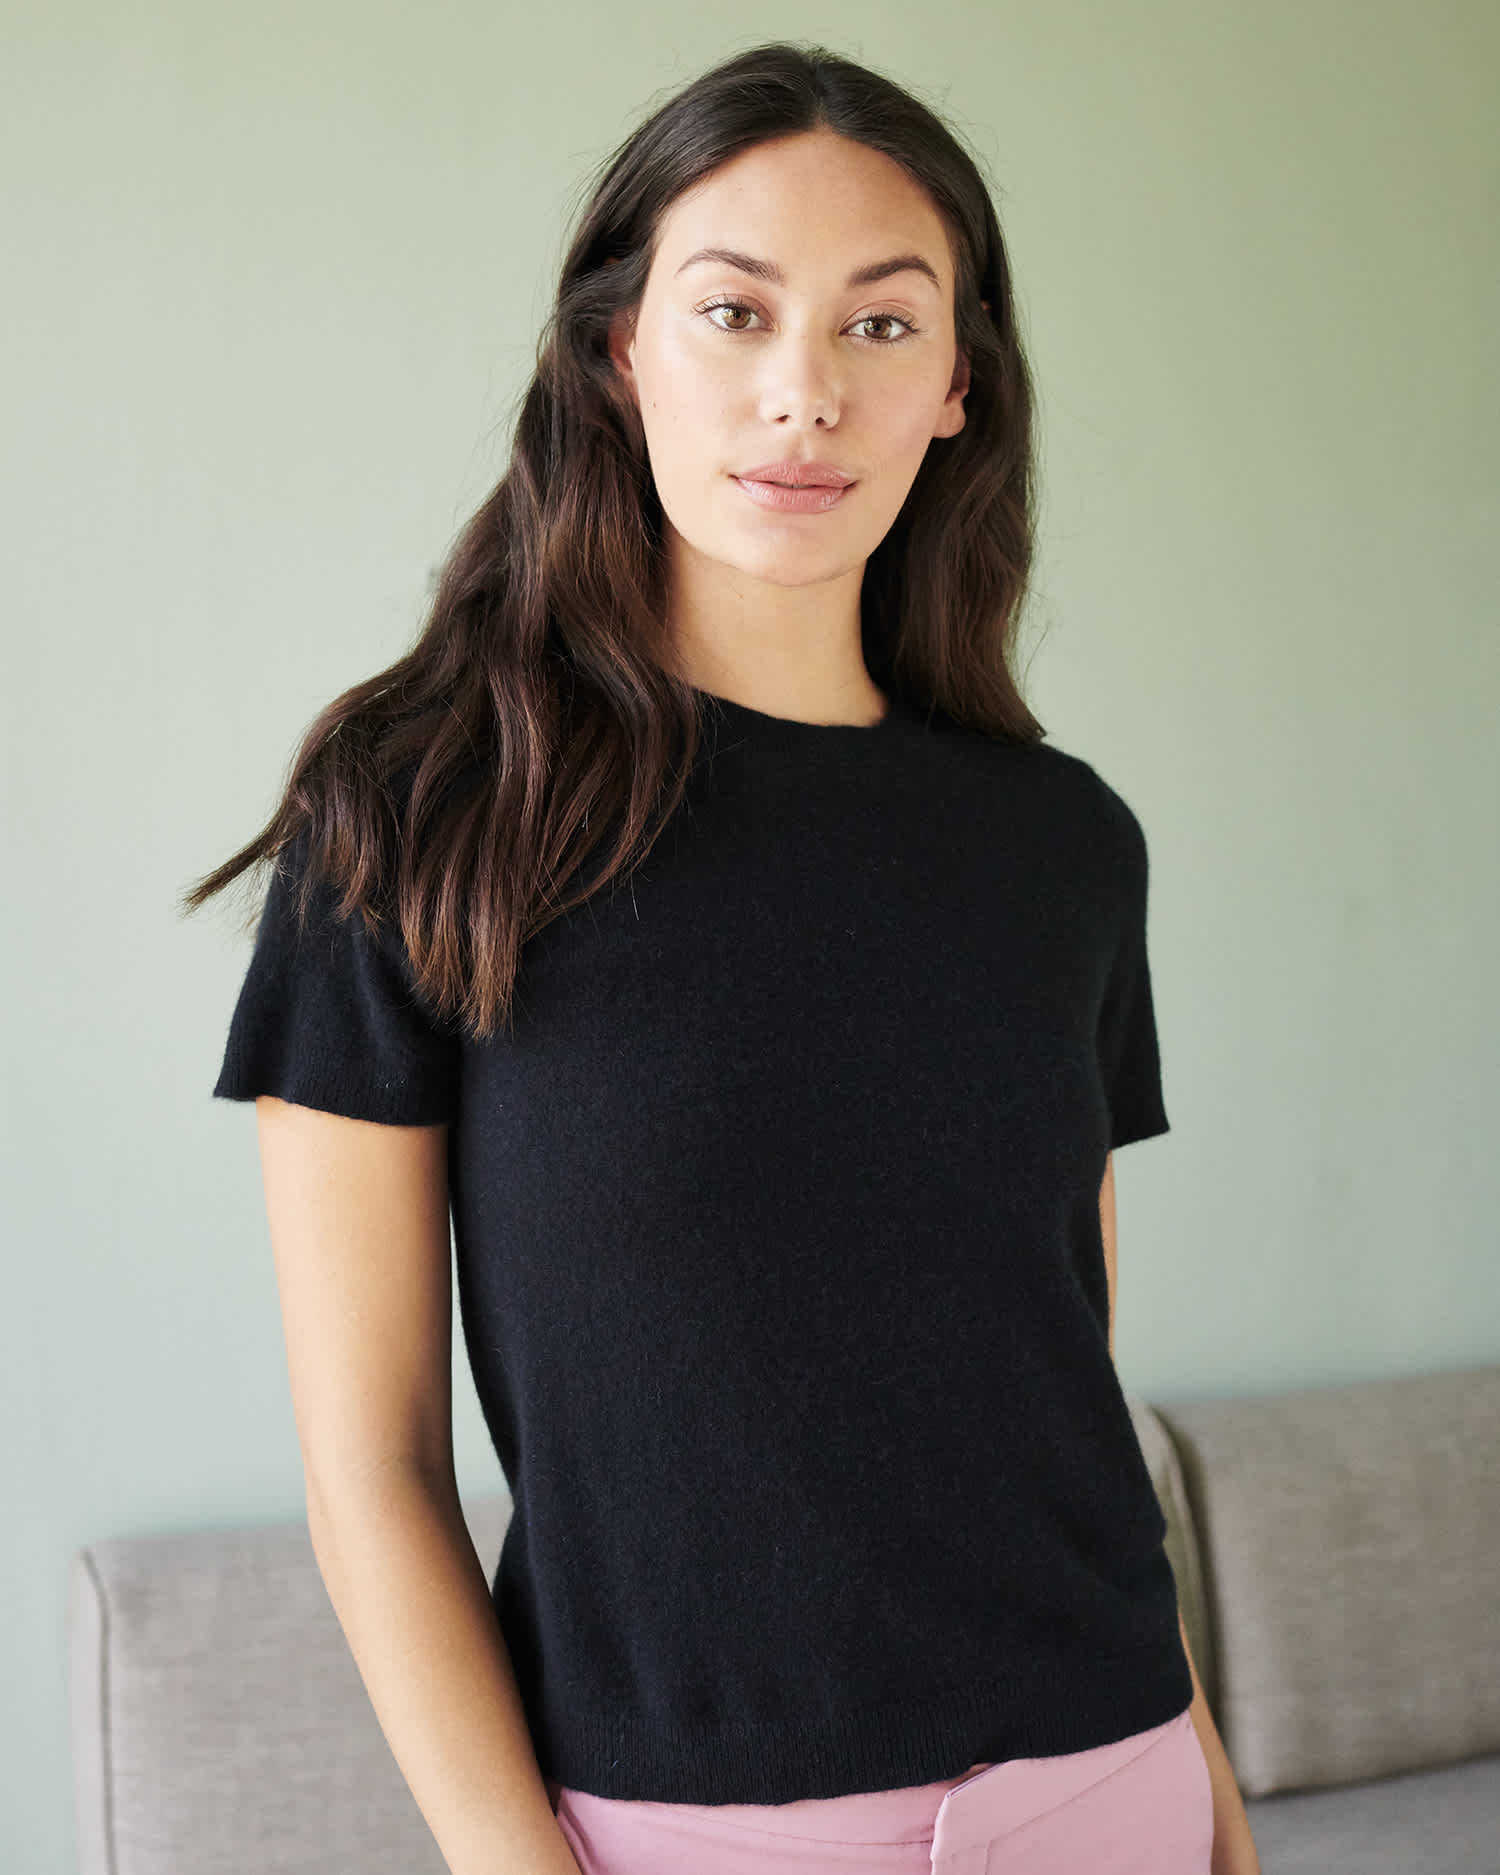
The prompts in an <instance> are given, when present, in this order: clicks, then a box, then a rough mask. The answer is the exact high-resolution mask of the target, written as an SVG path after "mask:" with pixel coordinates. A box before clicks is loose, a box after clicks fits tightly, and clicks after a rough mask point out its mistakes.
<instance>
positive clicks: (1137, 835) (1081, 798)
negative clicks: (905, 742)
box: [958, 729, 1146, 870]
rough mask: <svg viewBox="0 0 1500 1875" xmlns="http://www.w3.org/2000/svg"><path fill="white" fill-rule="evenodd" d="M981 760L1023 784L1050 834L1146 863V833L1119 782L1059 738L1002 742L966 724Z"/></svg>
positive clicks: (962, 736)
mask: <svg viewBox="0 0 1500 1875" xmlns="http://www.w3.org/2000/svg"><path fill="white" fill-rule="evenodd" d="M958 737H959V740H960V741H962V742H967V743H968V744H970V745H971V746H972V747H973V748H974V749H975V750H976V752H978V758H979V759H980V760H985V759H988V761H989V763H990V764H992V766H993V768H994V770H995V772H996V773H997V774H999V775H1001V776H1003V778H1004V780H1005V783H1006V786H1007V787H1009V788H1012V789H1016V790H1019V791H1020V792H1021V794H1022V796H1023V798H1024V799H1025V800H1026V802H1027V805H1028V807H1029V809H1030V811H1031V813H1032V815H1033V817H1034V819H1035V820H1036V821H1037V822H1038V823H1039V824H1040V825H1042V826H1043V827H1044V828H1045V830H1046V833H1047V835H1048V837H1049V838H1050V839H1052V840H1054V841H1056V842H1058V843H1060V844H1062V845H1064V846H1066V847H1068V848H1070V849H1076V850H1078V851H1079V852H1080V853H1081V854H1102V855H1107V856H1108V857H1109V858H1111V859H1112V860H1113V861H1114V863H1115V864H1116V865H1117V866H1123V867H1125V868H1126V869H1127V870H1128V869H1132V868H1134V867H1137V866H1140V865H1143V864H1144V861H1145V851H1146V836H1145V831H1144V829H1143V827H1142V825H1141V821H1140V818H1139V816H1138V815H1137V814H1136V812H1135V810H1134V809H1133V808H1132V807H1131V805H1130V803H1129V802H1128V801H1127V800H1126V799H1125V797H1124V795H1123V794H1122V793H1121V792H1120V790H1119V789H1118V788H1116V787H1115V786H1113V785H1112V784H1111V783H1110V782H1109V781H1107V780H1106V779H1105V777H1104V776H1103V775H1102V774H1101V773H1100V772H1099V770H1098V769H1097V768H1096V767H1095V766H1094V764H1093V763H1092V762H1090V761H1087V760H1086V759H1085V758H1084V757H1083V756H1081V755H1077V754H1075V753H1074V752H1073V751H1072V750H1070V749H1065V748H1061V747H1059V745H1058V744H1057V743H1055V742H1050V741H1046V740H1043V741H1040V742H1031V743H1024V744H1022V743H1014V742H1001V741H998V740H996V739H994V738H991V737H988V736H984V735H982V734H981V733H979V732H978V731H975V730H970V729H962V730H959V731H958Z"/></svg>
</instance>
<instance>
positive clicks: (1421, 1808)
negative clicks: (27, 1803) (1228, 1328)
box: [69, 1366, 1500, 1875]
mask: <svg viewBox="0 0 1500 1875" xmlns="http://www.w3.org/2000/svg"><path fill="white" fill-rule="evenodd" d="M1130 1408H1131V1413H1132V1416H1133V1418H1134V1421H1135V1425H1136V1430H1137V1433H1138V1436H1139V1438H1140V1441H1141V1449H1142V1452H1143V1453H1144V1455H1145V1457H1146V1460H1147V1463H1148V1464H1149V1466H1150V1468H1151V1474H1152V1477H1153V1479H1154V1480H1155V1482H1156V1488H1157V1493H1158V1496H1159V1497H1160V1499H1161V1502H1162V1507H1163V1510H1164V1512H1165V1514H1166V1517H1167V1524H1168V1536H1167V1550H1168V1555H1169V1557H1170V1559H1171V1562H1172V1567H1173V1571H1174V1573H1175V1575H1176V1577H1177V1583H1178V1590H1179V1595H1180V1599H1181V1602H1182V1608H1183V1616H1184V1620H1185V1623H1186V1625H1187V1629H1188V1636H1189V1640H1190V1642H1191V1644H1192V1648H1193V1655H1194V1658H1195V1660H1196V1661H1197V1662H1198V1665H1199V1670H1200V1673H1201V1674H1202V1676H1203V1681H1204V1687H1205V1691H1206V1692H1207V1694H1208V1696H1209V1700H1210V1703H1211V1704H1212V1706H1213V1708H1214V1712H1215V1717H1216V1719H1217V1721H1218V1724H1219V1729H1220V1732H1221V1733H1222V1735H1223V1738H1224V1742H1225V1746H1226V1748H1227V1749H1228V1752H1229V1756H1230V1760H1231V1762H1232V1763H1233V1765H1234V1767H1235V1774H1236V1776H1237V1777H1238V1779H1239V1782H1240V1787H1241V1789H1242V1791H1243V1792H1244V1794H1245V1797H1246V1806H1247V1808H1248V1810H1249V1813H1250V1818H1251V1822H1252V1826H1253V1828H1254V1831H1255V1836H1256V1841H1257V1843H1258V1845H1259V1847H1260V1852H1261V1861H1262V1867H1263V1870H1264V1875H1345V1871H1347V1872H1348V1875H1356V1872H1357V1875H1500V1565H1497V1560H1496V1559H1497V1556H1500V1366H1489V1367H1479V1368H1470V1369H1466V1370H1462V1371H1459V1372H1453V1373H1444V1374H1432V1375H1423V1376H1418V1377H1415V1378H1409V1379H1398V1380H1386V1381H1376V1382H1370V1383H1366V1384H1363V1385H1357V1386H1347V1387H1339V1388H1324V1389H1316V1390H1310V1391H1302V1392H1296V1393H1283V1394H1278V1395H1272V1396H1269V1397H1261V1398H1256V1399H1247V1400H1201V1401H1196V1402H1192V1403H1188V1404H1180V1405H1175V1406H1161V1407H1153V1406H1151V1405H1149V1404H1147V1403H1146V1402H1145V1401H1143V1400H1135V1399H1132V1400H1131V1401H1130ZM509 1508H510V1505H509V1499H508V1498H507V1497H505V1496H503V1495H498V1496H493V1497H487V1498H482V1499H478V1500H474V1501H471V1502H469V1503H468V1504H466V1506H465V1511H466V1515H467V1516H468V1518H469V1524H470V1529H471V1531H472V1532H473V1535H474V1539H475V1544H476V1547H477V1548H478V1550H479V1553H480V1556H481V1558H482V1559H483V1560H484V1561H485V1562H486V1564H487V1566H491V1567H492V1565H493V1563H494V1560H495V1559H496V1557H497V1556H498V1554H499V1547H500V1540H501V1537H502V1535H503V1532H504V1527H505V1520H506V1517H507V1515H508V1513H509ZM69 1620H70V1647H71V1675H72V1682H71V1700H72V1717H73V1750H74V1768H75V1784H76V1793H77V1834H78V1868H79V1875H444V1865H443V1862H442V1859H441V1857H440V1856H439V1854H438V1852H437V1848H436V1846H435V1844H434V1843H433V1841H432V1838H431V1836H430V1835H429V1833H428V1831H427V1829H426V1826H425V1824H424V1822H423V1820H422V1817H421V1815H420V1813H419V1811H418V1810H417V1808H416V1805H415V1803H414V1802H413V1801H412V1799H411V1796H410V1794H409V1793H408V1791H407V1789H406V1787H405V1784H404V1783H403V1782H402V1780H401V1776H400V1773H399V1772H398V1770H397V1769H396V1766H395V1763H394V1761H393V1760H392V1758H391V1756H390V1753H389V1751H388V1749H387V1747H386V1745H385V1741H384V1739H383V1737H382V1735H381V1733H380V1730H379V1727H378V1725H377V1724H376V1721H375V1718H374V1714H373V1712H372V1710H371V1708H370V1705H369V1702H368V1700H367V1698H366V1696H365V1693H364V1689H363V1686H362V1684H361V1682H360V1680H359V1677H358V1674H357V1672H356V1670H355V1667H354V1663H353V1660H352V1658H351V1656H350V1654H349V1652H348V1649H347V1646H346V1644H345V1642H344V1638H343V1635H342V1632H341V1631H340V1629H339V1626H338V1623H337V1620H336V1619H335V1617H334V1614H333V1611H332V1608H331V1607H330V1605H329V1602H328V1599H327V1595H326V1593H325V1591H324V1589H323V1585H322V1581H321V1578H320V1577H319V1575H318V1571H317V1567H316V1564H315V1562H314V1559H313V1555H312V1549H311V1545H310V1543H309V1541H308V1536H307V1529H306V1526H305V1524H302V1523H295V1524H290V1525H278V1526H272V1527H264V1528H251V1529H235V1530H213V1531H204V1532H199V1533H194V1534H188V1535H168V1536H160V1537H151V1538H134V1539H130V1540H124V1541H106V1542H101V1543H96V1544H92V1545H90V1546H89V1547H88V1548H87V1549H84V1550H82V1551H80V1552H79V1554H78V1555H77V1556H76V1558H75V1559H74V1563H73V1570H72V1578H71V1583H70V1608H69Z"/></svg>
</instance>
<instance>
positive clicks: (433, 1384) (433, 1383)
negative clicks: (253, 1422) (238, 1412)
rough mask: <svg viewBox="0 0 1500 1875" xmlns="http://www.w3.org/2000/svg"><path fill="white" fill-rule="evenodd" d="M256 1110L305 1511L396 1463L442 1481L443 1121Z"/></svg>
mask: <svg viewBox="0 0 1500 1875" xmlns="http://www.w3.org/2000/svg"><path fill="white" fill-rule="evenodd" d="M255 1109H256V1124H257V1132H258V1135H259V1141H260V1157H261V1170H262V1175H263V1179H264V1184H265V1196H266V1216H267V1221H268V1224H269V1226H270V1236H271V1249H272V1254H273V1256H274V1258H275V1264H276V1281H277V1288H278V1290H279V1293H280V1298H281V1313H282V1323H283V1328H284V1331H285V1337H286V1352H287V1367H288V1372H289V1375H290V1380H291V1393H292V1405H293V1411H294V1413H295V1415H296V1422H297V1435H298V1439H299V1441H300V1443H301V1447H302V1459H303V1468H304V1472H305V1476H306V1481H307V1494H308V1504H309V1510H310V1511H311V1509H312V1507H313V1506H314V1505H315V1504H317V1503H320V1502H326V1501H328V1500H329V1499H330V1498H332V1497H335V1496H336V1495H337V1494H338V1492H339V1491H340V1490H341V1489H343V1488H345V1487H347V1486H349V1485H351V1484H355V1483H358V1482H359V1481H360V1480H362V1479H365V1478H368V1477H369V1476H370V1475H371V1474H372V1473H373V1472H374V1471H376V1470H378V1469H379V1468H381V1467H383V1466H385V1465H388V1464H391V1463H393V1462H398V1463H408V1464H411V1465H415V1466H417V1467H419V1468H420V1469H421V1470H422V1471H423V1473H424V1475H427V1476H430V1477H433V1478H436V1479H438V1480H439V1481H441V1482H443V1483H445V1484H446V1482H447V1481H448V1480H451V1478H452V1475H453V1431H452V1367H451V1340H452V1280H451V1265H450V1261H449V1235H448V1169H447V1132H448V1129H447V1126H446V1125H434V1126H396V1125H385V1124H382V1123H379V1122H376V1121H371V1120H361V1119H352V1118H348V1117H346V1116H344V1115H342V1114H337V1113H328V1112H324V1111H321V1110H319V1109H316V1108H312V1107H305V1106H301V1105H297V1104H294V1103H291V1102H288V1101H285V1100H282V1099H279V1098H277V1097H275V1096H271V1095H262V1096H261V1097H260V1098H258V1099H257V1100H256V1103H255Z"/></svg>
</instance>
